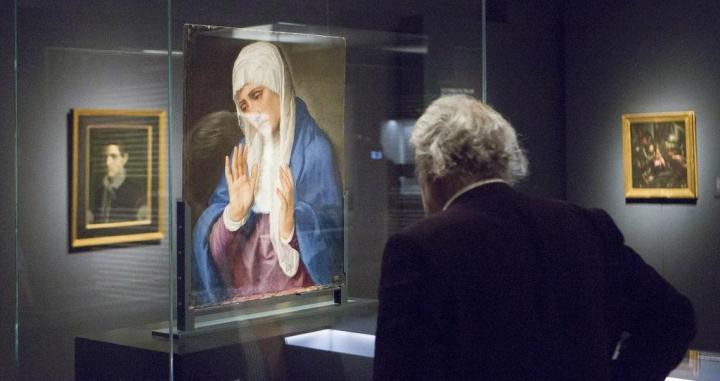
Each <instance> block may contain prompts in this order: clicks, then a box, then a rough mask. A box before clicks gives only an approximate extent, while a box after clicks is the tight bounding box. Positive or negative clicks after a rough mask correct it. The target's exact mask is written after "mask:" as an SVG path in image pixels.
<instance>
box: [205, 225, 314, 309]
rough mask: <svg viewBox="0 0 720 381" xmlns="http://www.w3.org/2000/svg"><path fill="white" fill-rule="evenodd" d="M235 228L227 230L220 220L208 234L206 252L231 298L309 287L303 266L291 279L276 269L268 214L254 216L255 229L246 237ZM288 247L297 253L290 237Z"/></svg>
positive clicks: (276, 262) (294, 243)
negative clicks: (208, 251) (208, 243)
mask: <svg viewBox="0 0 720 381" xmlns="http://www.w3.org/2000/svg"><path fill="white" fill-rule="evenodd" d="M244 230H245V229H242V228H241V229H239V230H237V231H234V232H233V231H229V230H228V229H227V228H226V227H225V223H224V222H223V219H222V217H220V218H218V219H217V221H215V224H214V225H213V228H212V232H211V233H210V252H211V254H212V258H213V261H214V262H215V266H216V267H217V269H218V271H219V272H220V275H221V276H222V278H223V281H224V282H225V284H226V285H228V286H229V287H231V288H232V290H230V291H231V293H232V295H233V296H248V295H256V294H264V293H268V292H277V291H282V290H287V289H290V288H298V287H309V286H313V285H314V283H313V281H312V278H311V277H310V275H309V273H308V271H307V269H306V268H305V264H303V263H302V260H300V263H299V265H298V270H297V272H296V273H295V275H293V276H292V277H288V276H287V275H285V273H283V271H282V270H281V269H280V265H279V264H278V258H277V255H276V254H275V249H274V248H273V246H272V242H271V241H270V215H269V214H256V215H255V226H254V227H253V228H251V231H250V233H249V235H246V234H247V233H246V232H245V231H244ZM290 246H292V247H293V248H294V249H295V250H298V252H299V251H300V249H299V246H298V242H297V236H296V235H295V234H293V238H292V240H291V241H290Z"/></svg>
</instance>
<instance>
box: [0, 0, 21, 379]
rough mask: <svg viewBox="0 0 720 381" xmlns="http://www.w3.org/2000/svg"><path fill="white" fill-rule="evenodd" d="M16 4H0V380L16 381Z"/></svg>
mask: <svg viewBox="0 0 720 381" xmlns="http://www.w3.org/2000/svg"><path fill="white" fill-rule="evenodd" d="M14 6H15V4H14V2H11V1H5V2H3V3H2V4H0V14H3V15H6V17H5V18H4V21H5V22H3V23H0V64H1V65H2V66H3V70H0V83H3V84H5V85H4V86H2V89H1V90H0V121H2V122H0V123H2V124H1V125H0V171H2V172H1V173H3V179H2V181H0V195H2V197H0V216H2V217H1V218H0V243H1V244H0V269H2V272H3V275H2V276H0V300H1V301H2V308H0V379H2V380H15V379H16V377H15V376H16V370H17V367H16V358H15V355H16V353H15V348H16V345H15V337H16V335H15V321H16V313H17V305H16V301H17V297H16V292H17V273H16V271H15V263H16V262H15V248H16V235H15V216H16V202H15V201H16V189H15V185H16V184H17V178H16V175H17V173H16V172H15V168H16V160H15V153H16V150H15V149H16V144H15V132H16V123H15V70H14V67H13V65H14V60H15V36H16V35H15V20H14V15H15V9H14Z"/></svg>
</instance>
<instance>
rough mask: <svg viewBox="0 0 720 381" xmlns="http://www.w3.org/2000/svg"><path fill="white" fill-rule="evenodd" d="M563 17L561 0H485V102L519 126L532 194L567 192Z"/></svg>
mask: <svg viewBox="0 0 720 381" xmlns="http://www.w3.org/2000/svg"><path fill="white" fill-rule="evenodd" d="M563 61H564V49H563V18H562V7H561V3H560V2H559V1H542V2H540V1H489V2H488V24H487V102H488V104H490V105H491V106H493V107H494V108H496V109H497V110H498V111H499V112H500V113H501V114H502V115H503V116H504V117H505V118H506V119H507V120H508V121H509V122H510V123H511V124H512V125H513V127H515V129H516V130H517V132H518V136H519V139H520V143H521V145H522V146H523V148H524V149H525V151H526V153H527V157H528V161H529V162H530V166H529V170H530V174H529V176H528V177H527V179H526V180H524V181H523V182H522V183H520V184H518V188H519V189H520V190H522V191H525V192H529V193H531V194H533V195H536V196H543V197H551V198H556V199H563V198H564V197H565V119H564V116H565V110H564V82H563V80H564V72H563V66H564V65H563Z"/></svg>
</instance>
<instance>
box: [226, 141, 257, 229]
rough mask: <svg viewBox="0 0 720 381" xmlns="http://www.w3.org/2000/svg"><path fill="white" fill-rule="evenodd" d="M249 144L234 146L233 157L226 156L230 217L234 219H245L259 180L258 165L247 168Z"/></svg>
mask: <svg viewBox="0 0 720 381" xmlns="http://www.w3.org/2000/svg"><path fill="white" fill-rule="evenodd" d="M247 156H248V148H247V145H243V144H240V145H238V146H237V147H235V148H233V152H232V157H230V158H229V157H227V156H225V181H227V185H228V195H229V197H230V211H229V212H230V218H232V219H233V220H234V221H241V220H243V219H244V218H245V217H246V216H247V214H248V211H249V210H250V207H251V206H252V203H253V200H254V198H255V187H256V186H257V180H258V172H259V169H258V165H257V164H255V165H253V167H252V173H248V168H247Z"/></svg>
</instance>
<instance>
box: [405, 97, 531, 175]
mask: <svg viewBox="0 0 720 381" xmlns="http://www.w3.org/2000/svg"><path fill="white" fill-rule="evenodd" d="M410 143H412V144H413V145H414V146H415V165H416V170H417V173H418V175H419V176H421V177H424V178H428V177H429V178H445V179H448V180H451V181H454V182H458V183H461V184H468V183H470V182H473V181H478V180H483V179H491V178H500V179H503V180H504V181H506V182H508V183H510V184H513V183H515V182H517V181H519V180H521V179H522V178H523V177H525V176H526V175H527V171H528V169H527V167H528V162H527V158H526V157H525V153H524V152H523V150H522V148H520V145H519V143H518V141H517V135H516V134H515V130H514V129H513V127H512V126H511V125H510V123H509V122H508V121H507V120H505V118H503V117H502V116H501V115H500V114H499V113H498V112H497V111H495V110H493V108H492V107H490V106H488V105H486V104H484V103H483V102H481V101H479V100H477V99H475V98H473V97H470V96H467V95H449V96H444V97H441V98H438V99H437V100H435V101H434V102H433V103H432V104H430V106H428V108H427V110H425V113H424V114H423V115H422V116H421V117H420V119H418V121H417V123H416V124H415V129H414V130H413V133H412V136H411V137H410Z"/></svg>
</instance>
